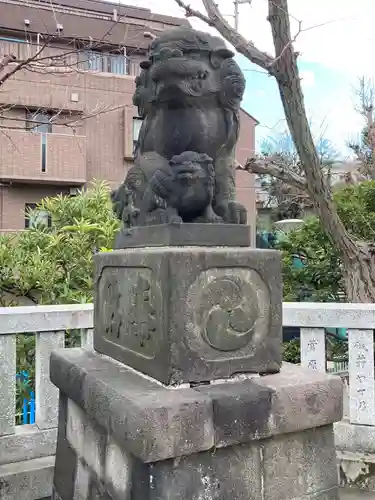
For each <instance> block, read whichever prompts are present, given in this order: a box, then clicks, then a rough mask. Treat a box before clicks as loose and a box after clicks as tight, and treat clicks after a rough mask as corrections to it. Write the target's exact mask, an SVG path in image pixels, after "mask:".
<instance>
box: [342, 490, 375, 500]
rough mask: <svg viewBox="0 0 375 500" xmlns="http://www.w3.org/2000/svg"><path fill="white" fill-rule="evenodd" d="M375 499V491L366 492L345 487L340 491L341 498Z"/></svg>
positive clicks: (350, 499) (343, 499)
mask: <svg viewBox="0 0 375 500" xmlns="http://www.w3.org/2000/svg"><path fill="white" fill-rule="evenodd" d="M370 499H372V500H375V493H366V492H365V491H360V490H351V489H347V488H346V489H343V490H341V492H340V500H370Z"/></svg>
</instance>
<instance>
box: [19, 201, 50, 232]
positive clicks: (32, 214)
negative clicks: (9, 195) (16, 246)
mask: <svg viewBox="0 0 375 500" xmlns="http://www.w3.org/2000/svg"><path fill="white" fill-rule="evenodd" d="M37 226H45V227H51V226H52V218H51V216H50V214H49V213H48V212H47V211H46V210H38V209H37V204H36V203H25V229H30V228H33V227H37Z"/></svg>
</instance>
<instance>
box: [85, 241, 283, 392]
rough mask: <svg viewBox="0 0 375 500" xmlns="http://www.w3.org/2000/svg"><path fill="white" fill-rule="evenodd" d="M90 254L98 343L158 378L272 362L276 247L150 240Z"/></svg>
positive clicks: (277, 319)
mask: <svg viewBox="0 0 375 500" xmlns="http://www.w3.org/2000/svg"><path fill="white" fill-rule="evenodd" d="M95 262H96V298H95V333H94V347H95V349H96V350H97V351H98V352H100V353H102V354H106V355H108V356H111V357H112V358H114V359H117V360H118V361H120V362H122V363H124V364H127V365H129V366H132V367H133V368H135V369H136V370H139V371H141V372H143V373H145V374H147V375H150V376H151V377H153V378H155V379H157V380H160V381H161V382H163V383H166V384H180V383H183V382H203V381H209V380H213V379H217V378H227V377H230V376H231V375H233V374H235V373H244V372H254V373H275V372H278V371H279V370H280V366H281V329H282V328H281V326H282V325H281V306H282V297H281V280H280V275H281V269H280V267H281V262H280V254H279V252H276V251H272V250H257V249H251V248H239V247H235V248H226V247H222V248H207V247H194V248H193V247H162V248H157V247H155V248H137V249H127V250H117V251H114V252H109V253H102V254H98V255H97V256H96V257H95Z"/></svg>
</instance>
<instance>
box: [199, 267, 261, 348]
mask: <svg viewBox="0 0 375 500" xmlns="http://www.w3.org/2000/svg"><path fill="white" fill-rule="evenodd" d="M244 289H246V292H247V293H246V294H244V291H245V290H244ZM202 299H203V302H204V303H206V305H207V310H206V311H205V312H204V313H203V326H204V330H203V332H202V333H203V338H204V339H205V340H206V342H207V343H208V344H209V345H210V346H211V347H213V348H214V349H218V350H220V351H235V350H237V349H241V348H242V347H245V346H246V345H247V344H248V343H249V341H250V340H251V335H252V332H253V329H254V325H255V321H256V319H257V317H258V315H259V308H258V304H257V298H256V295H255V294H254V292H253V290H252V289H251V287H249V285H248V283H245V282H244V281H243V280H242V279H241V278H239V277H238V276H233V275H232V276H231V275H228V276H225V277H223V278H216V279H214V280H213V281H211V282H210V283H209V284H207V286H206V287H205V288H204V289H203V290H202Z"/></svg>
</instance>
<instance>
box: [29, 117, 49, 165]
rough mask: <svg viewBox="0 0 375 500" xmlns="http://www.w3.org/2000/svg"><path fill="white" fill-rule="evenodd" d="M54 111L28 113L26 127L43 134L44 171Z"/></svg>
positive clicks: (42, 162)
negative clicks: (48, 135)
mask: <svg viewBox="0 0 375 500" xmlns="http://www.w3.org/2000/svg"><path fill="white" fill-rule="evenodd" d="M52 118H53V115H52V113H50V112H48V111H36V112H35V113H32V112H30V111H28V112H27V113H26V128H27V129H29V130H30V131H31V132H34V133H36V134H38V133H39V134H41V138H40V139H41V146H40V147H41V166H40V169H41V171H42V172H46V171H47V136H46V134H51V133H52Z"/></svg>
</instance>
